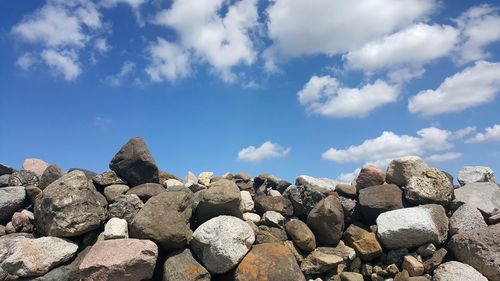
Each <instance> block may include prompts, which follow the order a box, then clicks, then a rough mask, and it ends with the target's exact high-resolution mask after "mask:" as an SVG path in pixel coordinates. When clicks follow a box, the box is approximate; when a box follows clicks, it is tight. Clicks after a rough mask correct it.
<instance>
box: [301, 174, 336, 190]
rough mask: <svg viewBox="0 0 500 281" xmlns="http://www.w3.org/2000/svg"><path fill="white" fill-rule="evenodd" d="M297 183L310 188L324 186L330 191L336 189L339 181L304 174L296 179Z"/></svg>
mask: <svg viewBox="0 0 500 281" xmlns="http://www.w3.org/2000/svg"><path fill="white" fill-rule="evenodd" d="M295 185H297V186H306V187H309V188H311V187H316V188H323V189H327V190H330V191H334V190H335V186H336V185H337V182H336V181H334V180H332V179H329V178H315V177H311V176H306V175H302V176H298V177H297V179H295Z"/></svg>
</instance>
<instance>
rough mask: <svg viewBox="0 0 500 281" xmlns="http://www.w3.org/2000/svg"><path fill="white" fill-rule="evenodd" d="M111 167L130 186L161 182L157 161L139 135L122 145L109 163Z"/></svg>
mask: <svg viewBox="0 0 500 281" xmlns="http://www.w3.org/2000/svg"><path fill="white" fill-rule="evenodd" d="M109 168H110V169H111V170H113V171H114V172H115V173H116V174H117V175H118V176H119V177H121V178H123V179H124V180H125V181H126V182H127V184H128V185H130V186H136V185H139V184H143V183H159V176H158V167H157V166H156V162H155V160H154V159H153V156H151V153H150V152H149V149H148V148H147V146H146V144H145V143H144V141H143V140H142V139H141V138H139V137H133V138H131V139H130V140H129V141H128V142H127V143H126V144H125V145H123V146H122V148H121V149H120V150H119V151H118V153H116V155H115V156H114V157H113V159H112V160H111V162H110V163H109Z"/></svg>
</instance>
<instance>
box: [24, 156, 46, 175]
mask: <svg viewBox="0 0 500 281" xmlns="http://www.w3.org/2000/svg"><path fill="white" fill-rule="evenodd" d="M47 167H49V164H48V163H47V162H45V161H43V160H40V159H36V158H27V159H25V160H24V162H23V167H22V169H23V170H25V171H30V172H33V173H35V175H37V176H38V177H41V176H42V174H43V172H44V171H45V169H47Z"/></svg>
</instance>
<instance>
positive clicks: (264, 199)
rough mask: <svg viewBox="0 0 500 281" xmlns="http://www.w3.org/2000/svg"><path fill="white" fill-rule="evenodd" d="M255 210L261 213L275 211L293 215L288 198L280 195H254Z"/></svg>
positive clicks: (284, 214)
mask: <svg viewBox="0 0 500 281" xmlns="http://www.w3.org/2000/svg"><path fill="white" fill-rule="evenodd" d="M254 204H255V211H257V213H258V214H259V215H263V214H264V213H265V212H267V211H275V212H278V213H280V214H282V215H283V216H288V217H289V216H291V215H293V206H292V203H291V202H290V200H288V199H286V198H285V197H282V196H266V195H261V196H256V197H255V198H254Z"/></svg>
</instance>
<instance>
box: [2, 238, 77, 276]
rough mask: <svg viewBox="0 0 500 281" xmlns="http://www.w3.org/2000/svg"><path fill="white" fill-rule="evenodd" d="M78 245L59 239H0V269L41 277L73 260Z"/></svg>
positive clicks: (13, 273) (15, 273)
mask: <svg viewBox="0 0 500 281" xmlns="http://www.w3.org/2000/svg"><path fill="white" fill-rule="evenodd" d="M77 250H78V245H76V244H75V243H73V242H69V241H67V240H64V239H61V238H57V237H41V238H37V239H32V238H27V237H24V236H16V235H15V234H14V236H13V235H6V236H2V237H0V268H2V269H3V270H5V271H6V272H8V273H10V274H12V275H16V276H20V277H30V276H40V275H43V274H45V273H47V272H48V271H49V270H50V269H52V268H54V267H56V266H57V265H60V264H62V263H64V262H66V261H68V260H69V259H71V258H72V257H73V256H74V255H75V253H76V251H77Z"/></svg>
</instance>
